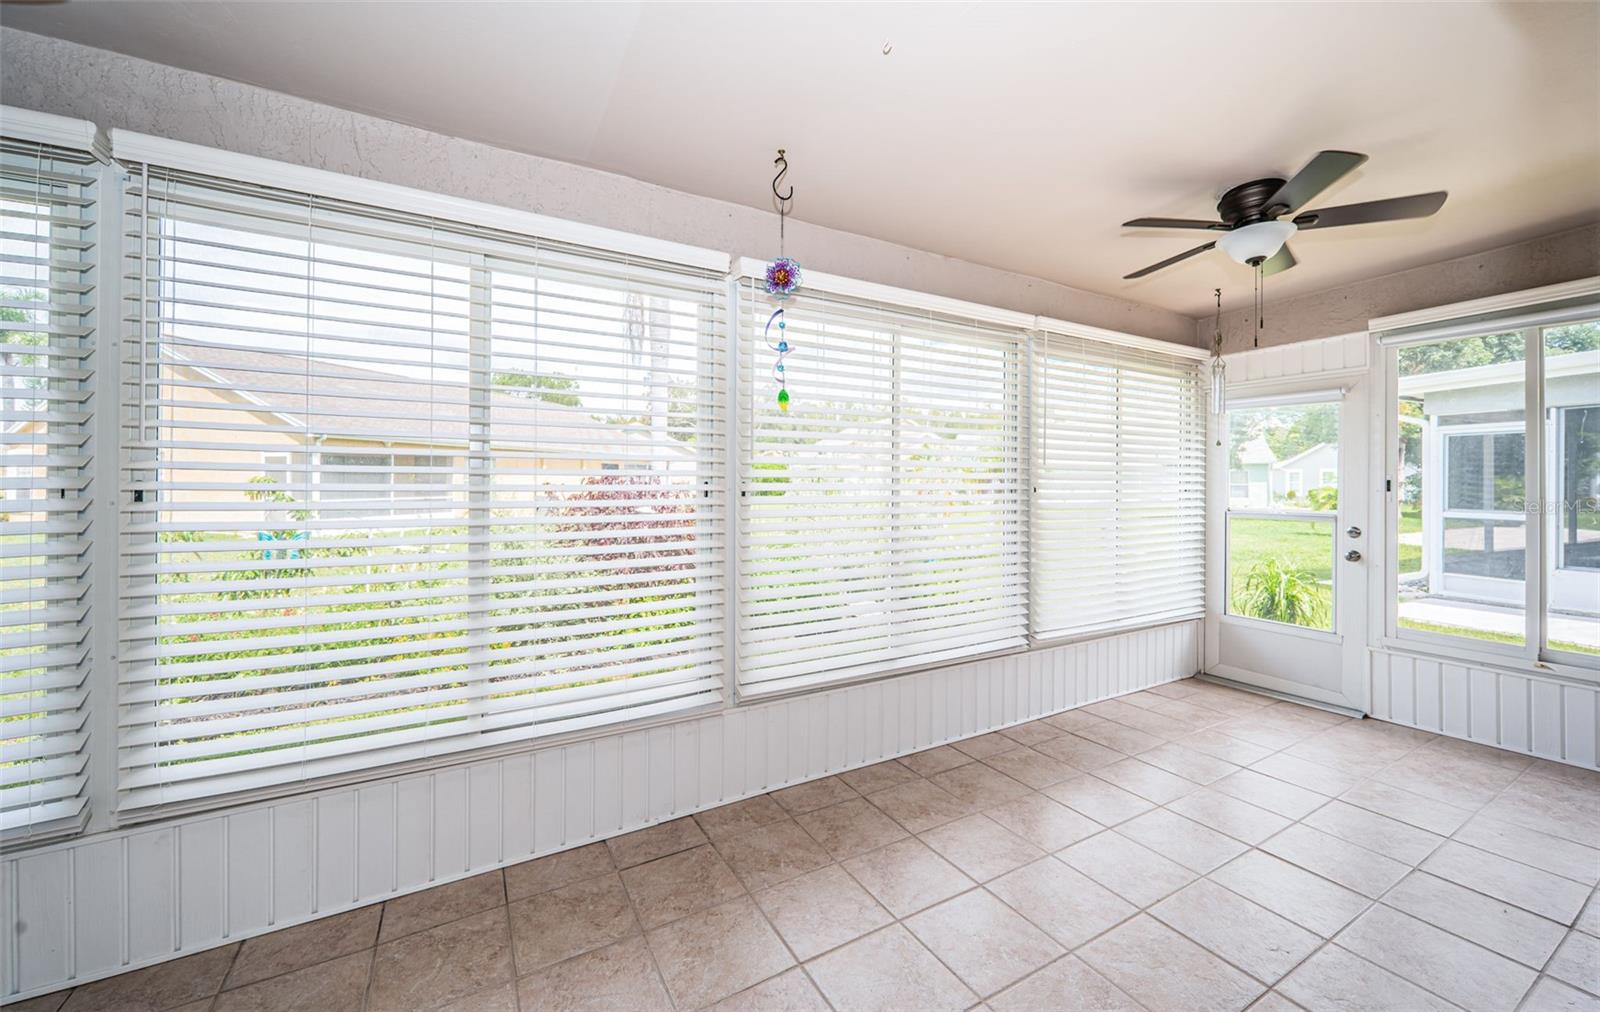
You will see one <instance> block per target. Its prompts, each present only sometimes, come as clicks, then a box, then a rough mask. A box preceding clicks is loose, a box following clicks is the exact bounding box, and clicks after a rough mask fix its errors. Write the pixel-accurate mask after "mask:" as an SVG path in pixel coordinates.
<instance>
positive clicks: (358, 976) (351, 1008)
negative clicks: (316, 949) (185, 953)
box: [212, 952, 372, 1012]
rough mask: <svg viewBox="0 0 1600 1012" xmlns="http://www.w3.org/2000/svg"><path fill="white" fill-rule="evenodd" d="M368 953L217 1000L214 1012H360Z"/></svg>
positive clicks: (250, 986)
mask: <svg viewBox="0 0 1600 1012" xmlns="http://www.w3.org/2000/svg"><path fill="white" fill-rule="evenodd" d="M371 965H372V954H371V953H370V952H357V953H355V954H353V955H348V956H343V957H341V958H338V959H334V960H332V961H330V962H325V963H318V964H317V965H315V966H308V967H305V968H304V969H300V970H294V971H291V972H289V973H286V974H284V975H282V976H280V977H272V978H270V979H268V980H263V981H261V982H259V983H254V984H246V985H245V986H243V987H240V988H238V989H236V990H232V991H224V992H222V994H220V995H218V996H217V1000H216V1004H215V1005H213V1006H212V1009H213V1010H214V1012H298V1010H304V1012H361V1010H362V1007H363V1005H364V1003H365V1001H366V996H367V970H368V968H369V967H370V966H371Z"/></svg>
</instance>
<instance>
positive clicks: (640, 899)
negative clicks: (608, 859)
mask: <svg viewBox="0 0 1600 1012" xmlns="http://www.w3.org/2000/svg"><path fill="white" fill-rule="evenodd" d="M591 881H593V880H591ZM622 882H623V883H624V884H625V885H626V886H627V890H628V895H629V896H630V897H632V898H633V904H634V906H635V907H636V908H637V909H638V911H639V919H640V921H641V922H642V923H643V925H644V927H646V928H654V927H659V926H660V925H662V924H666V923H667V922H668V921H673V920H677V919H678V918H679V917H683V916H685V915H687V914H692V913H694V912H695V911H696V910H704V909H706V908H707V907H714V906H716V905H717V904H719V903H726V902H727V901H728V900H731V899H735V898H737V897H738V896H741V895H743V893H744V891H745V890H744V886H743V884H742V883H741V882H740V881H739V877H738V876H737V875H735V874H734V872H733V869H732V868H730V867H728V863H727V861H725V860H724V859H723V857H722V855H721V854H720V853H718V852H717V850H716V848H714V847H696V848H695V849H694V850H686V851H684V852H683V853H681V854H672V855H670V856H668V857H663V858H658V859H657V860H654V861H651V862H650V863H649V864H641V865H636V866H635V867H632V868H628V869H625V870H624V871H623V872H622ZM567 888H568V889H571V888H573V887H572V886H568V887H567ZM536 898H537V897H536ZM608 909H609V908H608Z"/></svg>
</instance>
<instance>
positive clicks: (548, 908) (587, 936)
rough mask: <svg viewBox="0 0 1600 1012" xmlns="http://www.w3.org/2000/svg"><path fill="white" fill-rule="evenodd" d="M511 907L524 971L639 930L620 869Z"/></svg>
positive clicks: (513, 933)
mask: <svg viewBox="0 0 1600 1012" xmlns="http://www.w3.org/2000/svg"><path fill="white" fill-rule="evenodd" d="M509 910H510V913H511V940H512V944H513V948H514V951H515V953H516V959H517V972H518V973H532V972H533V971H534V970H537V969H539V968H541V967H545V966H549V965H550V964H551V963H559V962H561V961H562V960H563V959H571V958H572V957H573V956H577V955H581V954H583V953H585V952H589V951H591V950H593V949H598V948H601V947H602V946H606V945H610V944H611V943H612V942H616V941H620V940H622V939H624V938H626V937H628V936H629V935H632V934H635V933H636V932H638V930H639V923H638V921H637V920H635V919H634V915H633V905H632V904H631V903H629V901H628V891H627V890H626V889H625V888H623V885H622V880H621V879H620V878H618V877H617V876H616V875H615V874H612V875H602V876H600V877H599V878H591V879H585V880H584V881H582V882H574V883H573V884H571V885H566V886H562V887H561V888H560V889H552V890H550V891H549V892H547V893H539V894H538V895H536V896H530V897H528V898H527V899H525V900H518V901H517V902H515V903H513V904H511V906H510V907H509ZM434 930H436V931H437V930H439V929H437V928H436V929H434ZM394 944H399V943H394Z"/></svg>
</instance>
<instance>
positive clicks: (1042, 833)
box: [984, 794, 1100, 851]
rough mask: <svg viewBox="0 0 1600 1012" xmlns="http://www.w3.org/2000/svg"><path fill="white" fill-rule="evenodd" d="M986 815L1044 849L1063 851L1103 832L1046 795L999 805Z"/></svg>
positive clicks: (1023, 798) (1035, 795) (1083, 817)
mask: <svg viewBox="0 0 1600 1012" xmlns="http://www.w3.org/2000/svg"><path fill="white" fill-rule="evenodd" d="M984 814H986V815H988V816H989V818H991V819H993V820H994V821H996V822H998V823H1000V825H1002V826H1004V827H1006V828H1007V829H1009V830H1011V831H1012V832H1013V833H1015V834H1017V835H1018V836H1020V837H1022V838H1023V839H1024V840H1027V841H1028V842H1029V843H1031V844H1033V845H1034V846H1035V847H1039V848H1041V849H1043V850H1049V851H1054V850H1060V849H1061V848H1062V847H1066V846H1070V845H1071V844H1074V843H1077V842H1078V841H1079V840H1084V839H1087V838H1089V837H1091V836H1093V835H1094V834H1096V833H1098V832H1100V824H1099V823H1098V822H1095V821H1094V820H1093V819H1091V818H1089V817H1088V816H1085V815H1079V814H1078V813H1077V812H1074V811H1073V810H1072V809H1070V808H1068V807H1067V806H1066V805H1063V804H1061V803H1060V802H1058V801H1052V800H1051V799H1050V798H1047V797H1045V796H1044V795H1043V794H1029V795H1027V796H1026V797H1021V798H1017V799H1016V800H1015V801H1007V802H1006V803H1005V804H1003V805H996V806H994V807H993V808H991V809H989V810H988V811H987V812H985V813H984Z"/></svg>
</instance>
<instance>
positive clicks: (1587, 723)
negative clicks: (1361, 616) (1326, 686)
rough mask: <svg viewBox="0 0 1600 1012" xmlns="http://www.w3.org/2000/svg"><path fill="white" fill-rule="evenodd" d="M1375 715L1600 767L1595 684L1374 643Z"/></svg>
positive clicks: (1599, 695) (1599, 693)
mask: <svg viewBox="0 0 1600 1012" xmlns="http://www.w3.org/2000/svg"><path fill="white" fill-rule="evenodd" d="M1372 716H1374V717H1376V718H1377V719H1379V720H1386V721H1389V722H1390V723H1394V724H1404V725H1406V726H1408V727H1415V728H1421V729H1422V730H1424V731H1432V732H1434V733H1436V734H1443V735H1448V736H1449V737H1452V738H1462V739H1464V740H1466V741H1475V742H1478V743H1479V744H1483V745H1490V746H1493V747H1495V748H1503V749H1508V750H1510V751H1512V752H1521V753H1522V754H1524V755H1531V756H1537V757H1539V758H1540V759H1549V760H1551V761H1552V762H1559V763H1566V764H1568V765H1571V766H1580V767H1583V768H1586V769H1600V750H1597V746H1596V742H1597V741H1600V685H1584V684H1580V683H1577V682H1571V681H1566V680H1564V679H1557V678H1540V677H1538V676H1535V675H1527V674H1520V673H1517V672H1512V671H1504V670H1499V669H1496V668H1490V667H1486V666H1483V665H1477V664H1473V663H1471V662H1469V661H1452V660H1449V659H1446V658H1440V657H1429V656H1427V655H1425V654H1413V653H1407V652H1404V651H1398V650H1387V649H1378V648H1374V649H1373V650H1372Z"/></svg>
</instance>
